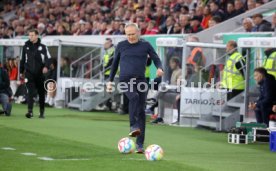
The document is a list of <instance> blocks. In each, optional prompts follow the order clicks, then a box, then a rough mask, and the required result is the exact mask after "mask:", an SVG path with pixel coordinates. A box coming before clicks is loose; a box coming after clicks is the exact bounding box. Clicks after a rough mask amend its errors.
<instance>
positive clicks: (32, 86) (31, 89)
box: [25, 72, 46, 114]
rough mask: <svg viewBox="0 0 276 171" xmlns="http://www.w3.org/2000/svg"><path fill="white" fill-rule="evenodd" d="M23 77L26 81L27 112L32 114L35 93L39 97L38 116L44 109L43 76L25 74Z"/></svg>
mask: <svg viewBox="0 0 276 171" xmlns="http://www.w3.org/2000/svg"><path fill="white" fill-rule="evenodd" d="M25 77H26V78H27V79H28V81H27V83H26V86H27V97H28V98H27V99H28V100H27V101H28V112H33V105H34V97H35V96H36V91H35V90H37V93H38V96H39V108H40V114H44V108H45V91H46V90H45V87H44V81H45V78H44V76H43V74H42V73H41V74H38V75H33V74H31V73H28V72H26V73H25Z"/></svg>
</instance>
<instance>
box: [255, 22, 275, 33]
mask: <svg viewBox="0 0 276 171" xmlns="http://www.w3.org/2000/svg"><path fill="white" fill-rule="evenodd" d="M256 30H257V31H259V32H266V31H271V23H270V22H268V21H266V20H263V21H262V22H261V24H259V25H257V26H256Z"/></svg>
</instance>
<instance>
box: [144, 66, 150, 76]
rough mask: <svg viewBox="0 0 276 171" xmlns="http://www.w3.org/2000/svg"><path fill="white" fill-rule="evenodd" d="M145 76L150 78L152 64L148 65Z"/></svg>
mask: <svg viewBox="0 0 276 171" xmlns="http://www.w3.org/2000/svg"><path fill="white" fill-rule="evenodd" d="M145 77H146V78H149V77H150V66H146V72H145Z"/></svg>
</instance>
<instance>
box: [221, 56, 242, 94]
mask: <svg viewBox="0 0 276 171" xmlns="http://www.w3.org/2000/svg"><path fill="white" fill-rule="evenodd" d="M241 60H243V61H244V60H245V59H244V57H243V56H242V55H241V54H240V53H239V52H234V53H233V54H232V55H231V56H230V57H229V58H228V59H227V61H226V63H225V66H224V69H223V74H222V81H221V84H222V87H223V88H227V89H230V90H233V89H235V90H244V87H245V83H244V78H243V76H242V74H241V73H240V71H239V70H238V69H237V68H236V63H237V62H239V61H241ZM241 64H242V63H241ZM244 67H245V66H242V69H244Z"/></svg>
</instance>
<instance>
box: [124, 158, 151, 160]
mask: <svg viewBox="0 0 276 171" xmlns="http://www.w3.org/2000/svg"><path fill="white" fill-rule="evenodd" d="M122 160H137V161H144V160H146V159H135V158H128V159H122Z"/></svg>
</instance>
